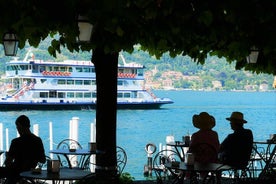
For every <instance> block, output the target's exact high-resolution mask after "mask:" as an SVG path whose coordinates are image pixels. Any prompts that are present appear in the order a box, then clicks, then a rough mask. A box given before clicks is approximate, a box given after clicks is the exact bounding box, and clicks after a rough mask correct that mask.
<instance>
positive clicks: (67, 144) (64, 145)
mask: <svg viewBox="0 0 276 184" xmlns="http://www.w3.org/2000/svg"><path fill="white" fill-rule="evenodd" d="M57 149H64V150H65V149H66V150H69V149H82V146H81V144H80V143H79V142H78V141H76V140H74V139H64V140H62V141H60V142H59V144H58V145H57ZM57 158H58V160H59V161H60V165H61V167H69V163H68V161H69V162H70V163H71V165H72V166H74V168H81V169H87V168H89V166H87V167H86V166H80V163H83V160H84V159H85V156H82V155H70V156H69V157H68V160H66V159H62V158H61V156H60V155H57Z"/></svg>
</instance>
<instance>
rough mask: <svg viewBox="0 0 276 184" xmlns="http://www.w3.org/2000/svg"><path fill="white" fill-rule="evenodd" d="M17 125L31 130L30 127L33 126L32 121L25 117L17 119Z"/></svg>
mask: <svg viewBox="0 0 276 184" xmlns="http://www.w3.org/2000/svg"><path fill="white" fill-rule="evenodd" d="M15 124H16V125H17V126H18V125H20V126H21V127H24V128H30V126H31V123H30V119H29V118H28V117H27V116H25V115H21V116H19V117H18V118H17V119H16V121H15Z"/></svg>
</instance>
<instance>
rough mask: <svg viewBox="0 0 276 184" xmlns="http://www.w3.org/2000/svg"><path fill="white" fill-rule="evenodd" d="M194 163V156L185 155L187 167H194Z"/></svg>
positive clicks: (190, 154)
mask: <svg viewBox="0 0 276 184" xmlns="http://www.w3.org/2000/svg"><path fill="white" fill-rule="evenodd" d="M194 162H195V156H194V155H193V154H192V153H187V154H186V164H187V165H194Z"/></svg>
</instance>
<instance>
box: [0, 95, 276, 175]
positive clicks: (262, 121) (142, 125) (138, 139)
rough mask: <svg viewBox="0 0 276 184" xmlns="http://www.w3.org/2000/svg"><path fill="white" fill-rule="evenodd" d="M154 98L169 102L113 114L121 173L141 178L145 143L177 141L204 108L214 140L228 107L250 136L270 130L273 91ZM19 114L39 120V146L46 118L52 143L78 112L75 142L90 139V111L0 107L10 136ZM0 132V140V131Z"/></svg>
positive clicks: (224, 130)
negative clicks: (122, 158)
mask: <svg viewBox="0 0 276 184" xmlns="http://www.w3.org/2000/svg"><path fill="white" fill-rule="evenodd" d="M155 94H156V95H157V96H160V97H169V98H171V99H172V100H173V101H174V102H175V103H174V104H170V105H165V106H163V108H162V109H158V110H119V111H118V113H117V144H118V145H120V146H122V147H123V148H124V149H125V150H126V152H127V155H128V162H127V166H126V168H125V170H124V171H125V172H129V173H130V174H131V175H132V176H134V177H135V179H137V180H139V179H143V177H144V176H143V168H144V165H145V164H146V162H147V155H146V152H145V149H144V148H145V145H146V144H147V143H154V144H156V145H157V147H159V143H163V144H164V143H165V140H166V136H167V135H174V137H175V140H181V137H182V136H183V135H186V134H187V133H190V134H191V133H193V132H194V131H197V129H196V128H194V127H193V126H192V123H191V117H192V116H193V115H194V114H198V113H200V112H201V111H207V112H209V113H210V114H211V115H213V116H214V117H215V118H216V126H215V127H214V130H216V131H217V132H218V134H219V138H220V141H222V140H223V138H224V137H225V136H226V135H227V134H228V133H231V129H230V126H229V122H228V121H226V120H225V118H226V117H229V116H230V114H231V112H232V111H241V112H243V113H244V116H245V119H246V120H247V121H248V123H247V124H246V125H245V127H246V128H250V129H252V131H253V134H254V139H255V140H267V139H268V138H269V134H272V133H274V134H275V133H276V91H275V92H203V91H155ZM20 114H26V115H28V116H29V117H30V119H31V122H32V124H39V135H40V137H42V139H43V142H44V145H45V150H46V151H47V150H49V122H52V124H53V137H54V142H55V143H58V142H59V141H60V140H62V139H64V138H68V137H69V121H70V119H72V117H79V141H80V142H81V144H83V145H84V147H85V146H86V145H87V142H89V139H90V124H91V123H93V122H94V121H95V111H94V110H92V111H19V112H18V111H14V112H13V111H10V112H0V117H1V120H0V123H2V124H3V127H4V131H5V129H6V128H8V129H9V138H10V140H11V139H12V138H13V137H15V136H16V129H15V126H14V121H15V119H16V118H17V117H18V116H19V115H20ZM2 135H4V136H3V137H4V143H5V132H2ZM4 148H5V145H4Z"/></svg>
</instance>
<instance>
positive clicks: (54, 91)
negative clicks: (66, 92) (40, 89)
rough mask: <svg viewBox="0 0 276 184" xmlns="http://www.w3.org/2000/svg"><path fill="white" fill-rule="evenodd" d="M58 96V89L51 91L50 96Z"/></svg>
mask: <svg viewBox="0 0 276 184" xmlns="http://www.w3.org/2000/svg"><path fill="white" fill-rule="evenodd" d="M56 97H57V91H56V90H52V91H49V98H56Z"/></svg>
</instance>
